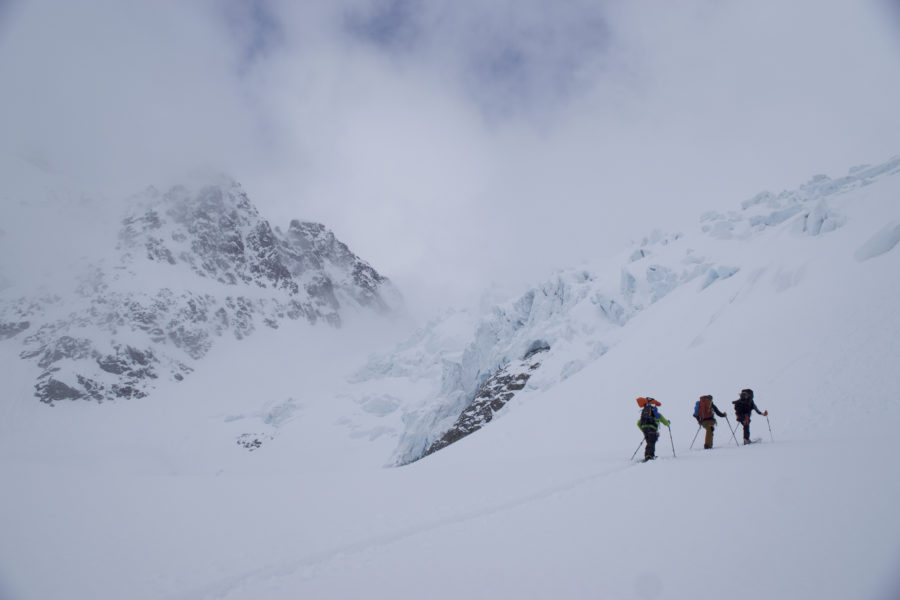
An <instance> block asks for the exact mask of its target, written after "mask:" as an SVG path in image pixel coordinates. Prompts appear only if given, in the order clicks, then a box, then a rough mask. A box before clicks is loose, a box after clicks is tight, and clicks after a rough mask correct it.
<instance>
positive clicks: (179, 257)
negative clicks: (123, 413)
mask: <svg viewBox="0 0 900 600" xmlns="http://www.w3.org/2000/svg"><path fill="white" fill-rule="evenodd" d="M139 201H140V202H141V203H142V206H141V208H139V209H136V210H135V211H134V213H133V214H131V215H130V216H128V217H126V218H125V219H124V220H123V221H122V227H121V229H120V231H119V238H118V245H117V250H118V251H119V252H120V257H119V262H118V263H116V264H113V266H112V268H111V269H109V268H105V269H101V268H99V267H97V266H94V267H92V268H91V269H89V270H88V272H86V273H85V274H82V275H81V276H79V284H78V285H77V288H76V292H75V294H72V295H70V296H68V297H66V298H65V299H63V298H62V297H60V296H46V297H37V298H20V299H17V300H0V340H8V339H11V338H14V337H15V336H17V335H18V334H19V333H22V332H23V331H26V330H28V331H29V333H30V335H27V336H24V337H23V338H22V339H21V341H20V342H19V343H21V344H22V349H21V351H20V352H19V356H20V357H21V358H22V359H24V360H28V361H34V362H35V363H36V364H37V365H38V366H39V367H40V368H41V370H42V372H41V374H40V375H39V376H38V379H37V384H36V386H35V391H36V395H37V396H38V398H39V399H40V400H41V401H42V402H45V403H47V404H53V403H54V402H57V401H60V400H76V399H90V400H96V401H98V402H103V401H111V400H117V399H125V398H141V397H145V396H147V395H148V394H149V393H150V392H151V391H152V389H153V387H154V383H153V382H154V381H155V380H157V379H158V378H160V377H163V378H168V379H170V380H175V381H181V380H183V379H184V377H185V376H186V375H187V374H189V373H190V372H191V371H192V368H191V367H190V366H189V365H186V364H184V363H183V362H181V361H182V360H184V358H183V356H181V353H182V352H183V353H184V354H186V355H187V356H188V357H190V359H191V360H200V359H201V358H202V357H204V356H205V355H206V354H207V353H208V352H209V350H210V348H211V347H212V346H213V344H214V343H215V341H216V339H217V338H218V337H220V336H223V335H227V334H229V333H230V334H231V335H234V337H235V338H237V339H242V338H244V337H246V336H248V335H251V334H252V333H254V332H255V331H256V329H257V328H258V327H259V326H260V325H264V326H266V327H269V328H278V327H279V326H280V325H281V322H282V321H283V320H284V319H291V320H298V319H304V320H306V321H308V322H309V323H311V324H315V323H318V322H319V321H320V320H321V321H324V322H325V323H327V324H328V325H330V326H334V327H339V326H340V324H341V311H342V310H344V309H345V308H346V307H347V306H354V307H356V308H360V307H362V308H367V309H375V310H376V311H377V312H382V311H383V310H385V309H386V307H387V303H386V302H385V301H384V299H383V298H382V297H381V293H382V290H383V289H385V288H386V287H388V286H390V283H389V282H388V280H387V279H385V278H384V277H382V276H381V275H379V274H378V273H377V272H376V271H375V270H374V269H372V268H371V267H370V266H369V265H368V264H367V263H365V262H364V261H362V260H361V259H360V258H358V257H357V256H356V255H354V254H353V253H352V252H350V250H349V249H348V248H347V246H346V245H345V244H343V243H342V242H340V241H338V240H337V239H336V238H335V236H334V234H333V233H332V232H331V231H329V230H328V229H327V228H326V227H325V226H324V225H321V224H318V223H301V222H300V221H294V222H292V223H291V227H290V230H289V231H288V233H287V234H282V233H281V232H280V231H279V230H277V229H273V228H272V227H271V226H270V224H269V222H268V221H266V220H265V219H263V218H262V217H261V216H260V214H259V212H258V211H257V209H256V208H255V207H254V206H253V204H252V203H251V202H250V200H249V198H248V197H247V195H246V194H245V193H244V192H243V190H242V189H241V188H240V186H239V185H238V184H236V183H234V182H224V183H221V184H219V185H211V186H206V187H203V188H201V189H199V190H198V191H196V192H194V191H191V190H189V189H187V188H185V187H181V186H176V187H173V188H171V189H169V190H168V191H167V192H165V193H160V192H159V191H157V190H155V189H152V188H151V189H149V190H148V191H147V192H146V193H145V194H144V195H143V196H142V197H140V198H139ZM148 262H150V263H156V266H154V267H153V269H154V271H153V275H154V278H157V279H158V278H159V276H160V273H162V274H164V273H165V272H166V270H167V269H170V268H171V269H172V271H171V272H172V273H173V278H172V282H171V284H170V285H167V286H163V287H161V288H159V289H158V290H152V291H148V290H147V289H146V288H147V283H146V282H143V281H141V280H140V278H141V276H142V273H143V270H144V266H143V265H147V263H148ZM186 273H193V274H194V275H195V276H196V277H197V278H198V279H199V278H203V279H205V280H206V281H205V282H203V283H202V286H199V287H200V289H202V290H203V291H202V292H198V293H195V292H193V291H191V290H193V289H195V288H194V286H193V285H192V282H191V281H190V280H189V279H186V278H185V274H186ZM213 282H219V283H220V284H222V285H223V286H227V287H225V288H223V289H225V290H227V293H215V292H214V291H211V290H215V288H216V286H217V284H216V283H213ZM141 290H143V291H141ZM392 297H393V296H392ZM345 305H346V306H345ZM50 315H53V316H52V317H51V316H50ZM59 315H65V316H63V317H60V316H59ZM84 332H91V333H90V339H87V338H86V335H87V334H85V333H84ZM123 339H127V340H128V343H122V341H121V340H123ZM135 340H145V341H137V342H135Z"/></svg>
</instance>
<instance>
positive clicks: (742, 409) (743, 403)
mask: <svg viewBox="0 0 900 600" xmlns="http://www.w3.org/2000/svg"><path fill="white" fill-rule="evenodd" d="M732 404H734V413H735V414H736V415H749V414H750V411H751V410H752V409H753V398H747V397H746V396H745V395H743V394H741V398H740V400H735V401H734V402H732Z"/></svg>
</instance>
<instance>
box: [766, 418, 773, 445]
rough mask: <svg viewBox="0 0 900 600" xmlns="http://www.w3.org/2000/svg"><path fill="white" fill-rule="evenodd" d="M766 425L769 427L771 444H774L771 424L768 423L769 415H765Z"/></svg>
mask: <svg viewBox="0 0 900 600" xmlns="http://www.w3.org/2000/svg"><path fill="white" fill-rule="evenodd" d="M766 424H767V425H768V426H769V437H770V438H772V442H775V436H774V435H772V424H771V423H770V422H769V415H766Z"/></svg>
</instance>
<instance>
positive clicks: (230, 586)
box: [170, 457, 672, 600]
mask: <svg viewBox="0 0 900 600" xmlns="http://www.w3.org/2000/svg"><path fill="white" fill-rule="evenodd" d="M661 458H662V457H661ZM668 458H672V457H668ZM639 464H642V463H640V462H634V461H628V462H625V463H624V464H621V465H616V466H610V467H609V468H607V469H604V470H603V471H600V472H597V473H593V474H591V475H587V476H585V477H579V478H577V479H574V480H571V481H569V482H567V483H563V484H559V485H555V486H551V487H548V488H545V489H543V490H541V491H538V492H534V493H532V494H527V495H525V496H522V497H520V498H517V499H514V500H508V501H506V502H499V503H497V504H493V505H490V506H486V507H483V508H480V509H477V510H470V511H465V512H461V513H458V514H456V515H452V516H449V517H444V518H441V519H434V520H432V521H427V522H425V523H422V524H420V525H416V526H413V527H408V528H405V529H400V530H397V531H395V532H393V533H386V534H382V535H378V536H373V537H371V538H367V539H364V540H360V541H359V542H354V543H351V544H344V545H342V546H339V547H337V548H332V549H330V550H325V551H322V552H316V553H313V554H310V555H308V556H306V557H304V558H301V559H299V560H296V561H291V562H288V563H286V564H282V565H279V566H274V567H267V568H263V569H256V570H253V571H249V572H247V573H244V574H242V575H236V576H233V577H228V578H226V579H223V580H221V581H220V582H218V583H214V584H210V585H209V586H204V587H203V588H201V589H195V590H192V591H190V592H186V593H179V594H176V595H174V596H171V597H170V598H171V600H197V599H202V600H223V599H225V598H228V597H229V595H231V593H232V592H235V591H237V590H239V589H240V588H242V587H246V586H252V585H253V584H257V583H262V582H271V581H273V580H278V579H282V578H286V577H290V576H293V575H296V574H297V573H298V572H301V571H303V570H308V571H314V570H315V569H316V567H318V566H320V565H323V564H325V563H328V562H329V561H331V560H334V559H336V558H339V557H343V556H348V555H356V554H361V553H363V552H366V551H368V550H371V549H374V548H378V547H382V546H388V545H390V544H394V543H396V542H399V541H402V540H405V539H408V538H411V537H414V536H416V535H419V534H422V533H427V532H431V531H434V530H437V529H441V528H444V527H448V526H452V525H457V524H459V523H464V522H467V521H473V520H476V519H481V518H484V517H489V516H491V515H495V514H498V513H503V512H506V511H509V510H512V509H515V508H519V507H522V506H526V505H529V504H531V503H533V502H539V501H541V500H546V499H549V498H553V497H556V496H558V495H560V494H565V493H568V492H571V491H573V490H576V489H578V488H580V487H583V486H585V485H587V484H590V483H593V482H595V481H599V480H602V479H605V478H607V477H611V476H613V475H616V474H618V473H622V472H623V471H627V470H629V469H630V468H632V467H634V466H637V465H639ZM312 576H313V574H310V575H309V576H308V577H304V579H307V578H309V577H312Z"/></svg>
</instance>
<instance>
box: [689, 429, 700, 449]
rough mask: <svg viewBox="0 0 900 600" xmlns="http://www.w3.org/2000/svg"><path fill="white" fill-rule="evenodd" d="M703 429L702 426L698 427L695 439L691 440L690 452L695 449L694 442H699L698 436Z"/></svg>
mask: <svg viewBox="0 0 900 600" xmlns="http://www.w3.org/2000/svg"><path fill="white" fill-rule="evenodd" d="M701 429H703V428H702V427H701V426H700V425H697V433H695V434H694V439H692V440H691V447H690V448H688V450H693V449H694V442H696V441H697V436H698V435H700V430H701Z"/></svg>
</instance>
